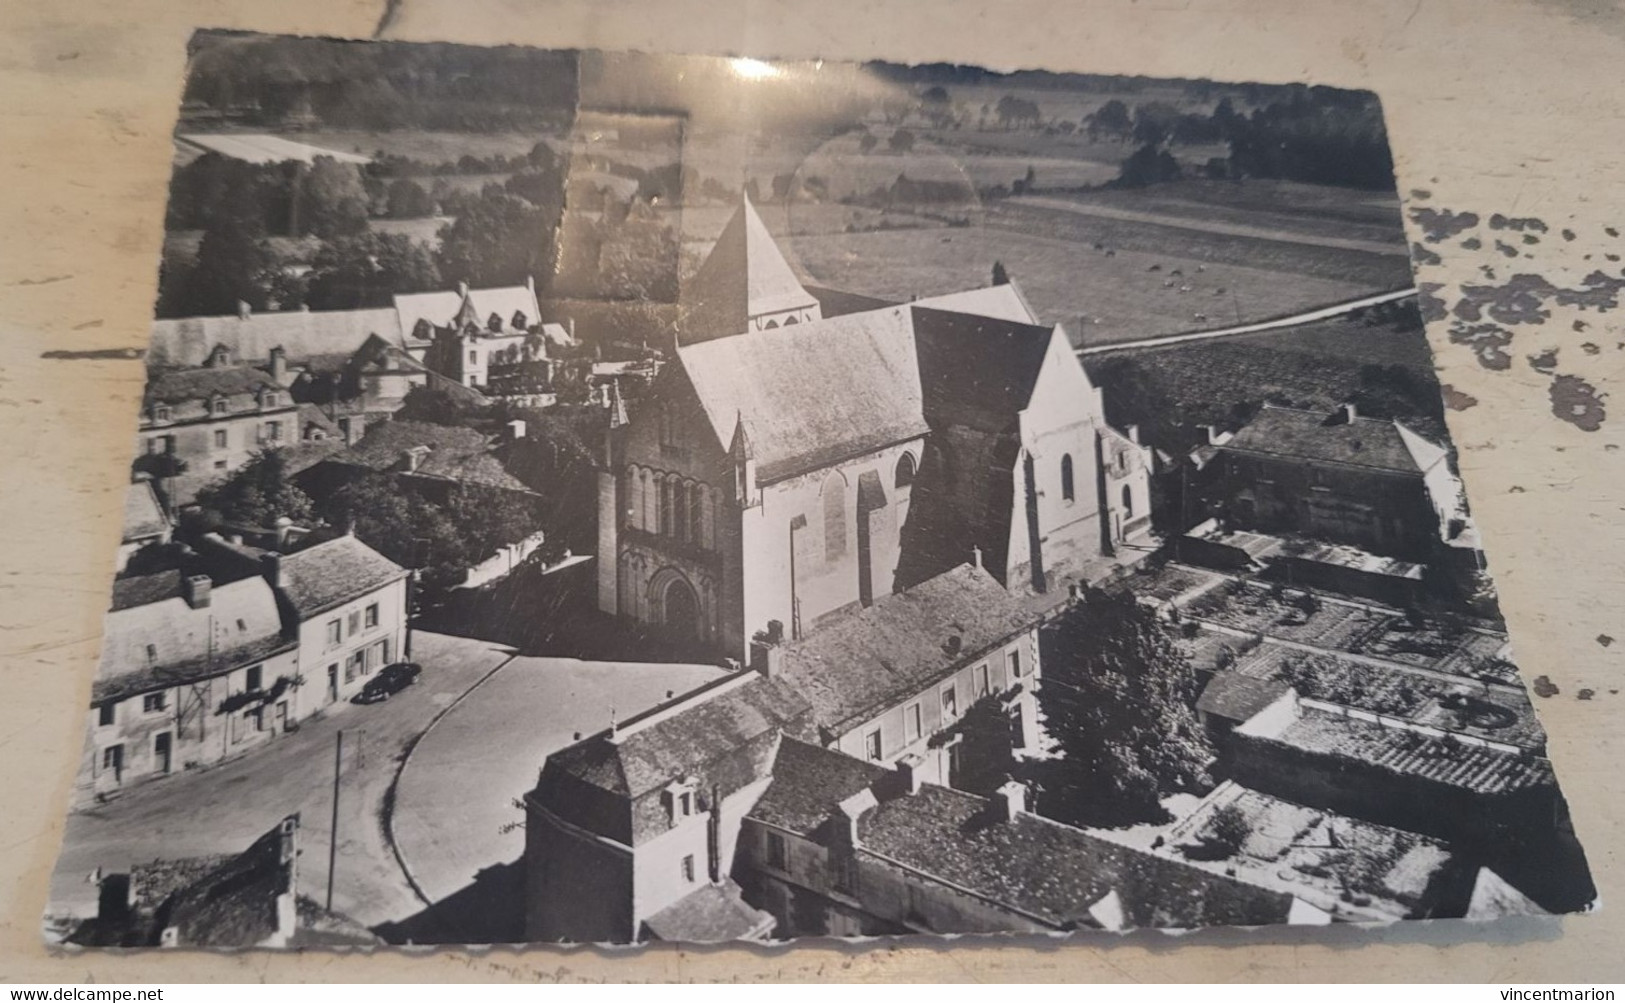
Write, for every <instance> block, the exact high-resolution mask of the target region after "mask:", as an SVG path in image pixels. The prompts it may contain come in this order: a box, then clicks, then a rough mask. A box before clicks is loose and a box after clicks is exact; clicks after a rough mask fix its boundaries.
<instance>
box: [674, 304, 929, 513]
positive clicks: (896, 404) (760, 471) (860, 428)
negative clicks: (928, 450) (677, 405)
mask: <svg viewBox="0 0 1625 1003" xmlns="http://www.w3.org/2000/svg"><path fill="white" fill-rule="evenodd" d="M677 357H678V359H679V361H680V362H681V364H682V366H683V369H684V370H685V371H686V373H687V375H688V378H689V380H690V381H691V382H692V383H693V385H694V390H695V392H696V393H697V394H698V396H699V399H700V402H701V404H702V405H703V406H704V408H705V412H706V416H707V417H708V418H709V419H710V421H711V426H712V429H713V431H714V432H715V434H716V437H717V441H718V442H719V443H720V444H721V446H722V448H723V449H727V448H728V446H729V444H730V443H732V442H733V437H734V428H735V425H736V424H737V423H738V422H739V421H743V422H744V427H745V432H746V434H747V435H748V436H749V438H750V442H751V445H752V446H753V448H754V450H755V457H756V462H757V477H758V480H759V481H761V482H763V483H770V482H772V481H776V480H782V479H784V478H787V477H793V476H795V475H796V474H800V473H805V472H807V471H809V470H816V469H819V468H820V467H824V466H828V465H830V464H832V463H835V462H838V461H840V460H843V459H846V458H848V457H851V456H857V455H861V454H863V453H866V452H870V451H873V450H876V449H881V448H884V447H885V446H888V445H891V444H893V443H896V442H901V441H903V440H905V439H910V438H913V437H915V436H919V435H923V434H925V432H926V431H927V425H926V423H925V418H924V414H923V412H922V401H921V394H920V370H919V364H918V361H917V360H916V358H915V351H914V338H913V332H912V331H911V329H910V321H909V315H908V312H907V308H904V307H894V308H891V309H886V310H876V311H872V312H869V313H860V314H850V315H848V316H845V317H836V318H832V319H830V320H823V321H816V322H812V323H807V324H796V325H792V326H790V327H782V328H776V329H774V330H769V331H761V332H753V333H751V334H749V335H748V336H747V335H741V336H739V337H733V338H719V339H716V340H714V341H708V342H703V343H701V344H696V345H686V346H682V347H679V348H678V350H677Z"/></svg>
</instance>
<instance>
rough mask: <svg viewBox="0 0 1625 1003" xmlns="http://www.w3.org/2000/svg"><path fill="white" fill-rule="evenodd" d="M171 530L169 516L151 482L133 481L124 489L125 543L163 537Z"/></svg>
mask: <svg viewBox="0 0 1625 1003" xmlns="http://www.w3.org/2000/svg"><path fill="white" fill-rule="evenodd" d="M168 530H169V516H167V515H165V514H164V509H163V506H161V505H159V504H158V494H157V492H155V491H154V490H153V488H152V482H151V481H133V482H131V483H130V485H129V486H128V487H126V488H125V489H124V535H123V537H122V539H123V541H124V542H125V543H131V542H133V541H136V540H144V539H147V538H149V537H153V536H161V535H163V534H164V533H166V532H168Z"/></svg>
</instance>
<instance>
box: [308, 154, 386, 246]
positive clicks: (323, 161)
mask: <svg viewBox="0 0 1625 1003" xmlns="http://www.w3.org/2000/svg"><path fill="white" fill-rule="evenodd" d="M370 201H371V200H370V199H369V198H368V196H367V188H366V186H365V185H363V184H362V183H361V171H360V170H359V169H357V167H356V165H354V164H341V163H339V162H338V161H337V160H335V159H333V158H332V157H316V158H315V159H314V160H312V161H311V163H310V167H309V168H308V169H306V170H305V172H304V173H303V175H302V176H301V178H300V180H299V184H298V187H297V188H296V189H295V191H294V219H295V220H296V221H297V224H298V225H297V226H296V228H295V229H296V232H298V233H300V234H306V233H312V234H315V235H316V236H318V237H321V238H322V239H324V240H331V239H333V238H336V237H348V236H354V235H355V234H358V233H360V232H362V231H363V230H365V229H366V228H367V206H368V204H369V203H370Z"/></svg>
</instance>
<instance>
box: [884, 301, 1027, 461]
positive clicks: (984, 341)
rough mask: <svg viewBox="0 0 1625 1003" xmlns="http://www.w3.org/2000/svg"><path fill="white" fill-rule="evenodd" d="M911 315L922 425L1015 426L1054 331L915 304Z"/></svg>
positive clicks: (987, 427) (997, 428)
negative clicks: (922, 397) (924, 422)
mask: <svg viewBox="0 0 1625 1003" xmlns="http://www.w3.org/2000/svg"><path fill="white" fill-rule="evenodd" d="M994 288H996V289H998V288H1006V287H1003V286H995V287H994ZM978 291H979V292H980V291H981V290H978ZM944 299H948V300H952V299H953V297H944ZM912 310H913V313H914V336H915V340H916V342H917V343H918V349H917V351H918V352H919V356H920V385H921V387H922V388H923V389H924V392H925V417H926V420H927V421H929V422H930V423H931V424H932V425H933V426H936V425H938V424H942V423H948V422H953V423H956V424H966V425H970V426H972V427H976V428H983V429H986V430H987V431H1003V430H1005V429H1008V428H1011V427H1013V426H1014V424H1015V422H1016V418H1017V415H1018V414H1019V413H1020V412H1021V411H1022V410H1023V409H1025V408H1026V407H1027V404H1028V402H1029V401H1031V400H1032V395H1033V388H1034V387H1035V386H1037V385H1038V374H1039V372H1040V371H1041V370H1042V369H1043V367H1044V359H1045V357H1046V355H1047V354H1048V352H1049V344H1050V338H1051V337H1052V336H1053V335H1054V330H1053V329H1052V328H1046V327H1039V326H1037V325H1034V324H1027V323H1021V322H1017V321H1010V320H1000V319H996V318H992V317H982V316H977V315H975V314H970V313H956V312H952V311H949V310H932V309H926V308H922V307H921V305H920V304H918V303H916V304H913V306H912Z"/></svg>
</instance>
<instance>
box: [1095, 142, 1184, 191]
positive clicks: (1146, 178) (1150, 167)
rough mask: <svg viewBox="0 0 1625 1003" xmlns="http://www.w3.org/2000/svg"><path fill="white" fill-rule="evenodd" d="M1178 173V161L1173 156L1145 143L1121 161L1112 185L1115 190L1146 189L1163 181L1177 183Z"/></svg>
mask: <svg viewBox="0 0 1625 1003" xmlns="http://www.w3.org/2000/svg"><path fill="white" fill-rule="evenodd" d="M1180 173H1181V171H1180V168H1179V161H1177V160H1175V159H1174V157H1173V154H1171V153H1169V152H1168V151H1167V150H1163V149H1159V148H1158V147H1157V146H1156V145H1155V144H1151V143H1147V144H1146V145H1144V146H1142V147H1140V148H1139V149H1138V150H1135V151H1134V152H1133V153H1132V154H1130V155H1129V156H1128V158H1127V159H1126V160H1124V161H1123V166H1122V167H1121V168H1120V169H1119V170H1118V173H1117V180H1115V181H1113V182H1112V184H1113V185H1114V186H1115V187H1117V188H1146V187H1149V186H1151V185H1154V184H1160V183H1162V182H1164V181H1178V180H1179V177H1180Z"/></svg>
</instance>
